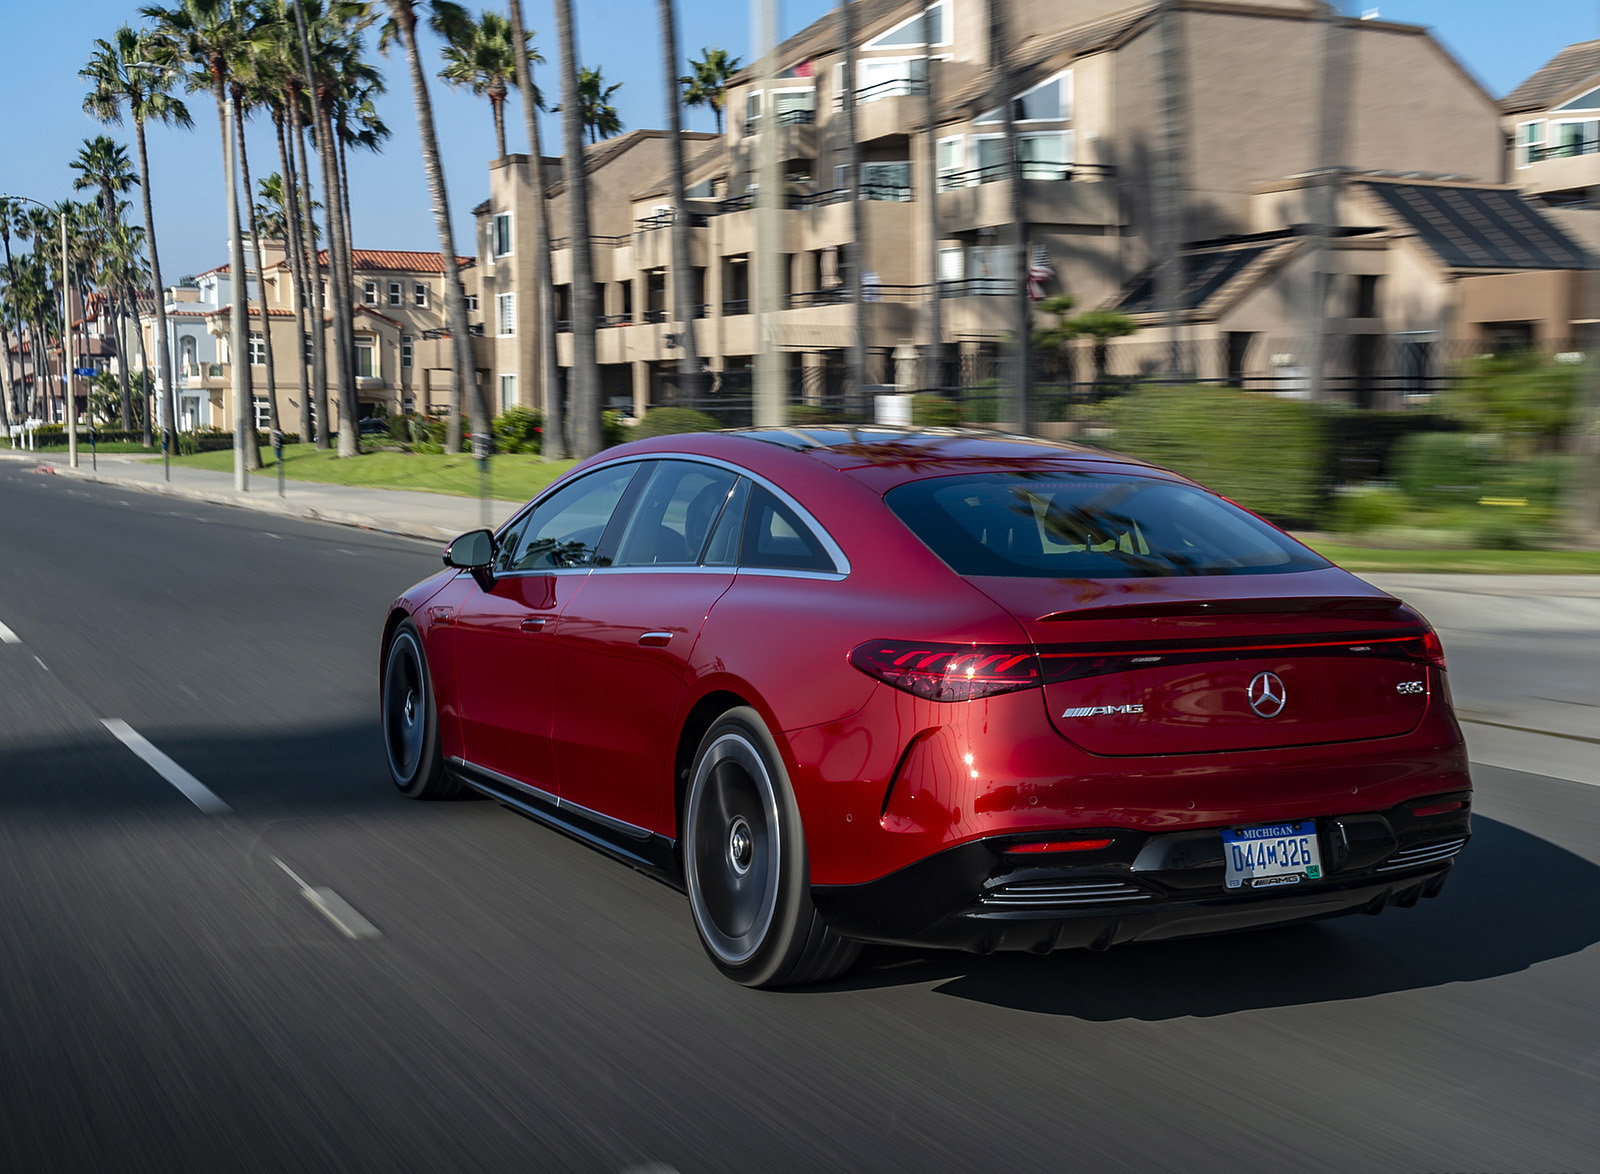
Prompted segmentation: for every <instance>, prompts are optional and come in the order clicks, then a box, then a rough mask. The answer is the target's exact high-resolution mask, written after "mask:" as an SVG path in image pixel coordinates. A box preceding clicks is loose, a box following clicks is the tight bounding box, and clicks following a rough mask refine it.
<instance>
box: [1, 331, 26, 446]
mask: <svg viewBox="0 0 1600 1174" xmlns="http://www.w3.org/2000/svg"><path fill="white" fill-rule="evenodd" d="M20 345H21V344H20V342H19V344H18V346H19V347H20ZM11 405H12V400H11V331H10V329H8V328H7V326H6V323H5V319H4V318H0V428H5V429H9V428H10V427H11Z"/></svg>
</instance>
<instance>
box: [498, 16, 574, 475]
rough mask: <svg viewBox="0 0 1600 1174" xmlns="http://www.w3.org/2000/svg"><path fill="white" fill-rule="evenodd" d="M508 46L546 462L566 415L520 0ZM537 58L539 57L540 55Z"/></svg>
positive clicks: (554, 456) (554, 454) (561, 441)
mask: <svg viewBox="0 0 1600 1174" xmlns="http://www.w3.org/2000/svg"><path fill="white" fill-rule="evenodd" d="M510 5H511V46H512V48H513V49H514V50H515V52H516V56H517V87H518V88H519V89H520V90H521V91H522V113H523V117H524V119H525V120H526V121H527V124H528V155H529V163H528V179H529V183H530V186H531V187H532V188H533V191H532V193H531V195H532V197H533V275H534V285H535V286H536V287H537V289H536V290H535V294H536V296H537V297H538V299H539V393H540V395H541V396H542V401H541V402H542V404H543V407H544V441H543V443H542V444H540V446H539V449H540V451H541V452H542V453H543V454H544V456H545V457H546V458H547V459H549V460H561V459H562V458H564V457H565V456H566V455H567V438H566V427H567V423H566V419H565V412H564V411H563V405H562V402H561V369H560V365H559V363H558V362H557V359H556V302H555V277H554V274H553V273H552V272H551V262H550V210H549V208H548V207H547V206H546V205H545V187H546V185H545V177H544V148H543V146H542V144H541V143H540V140H539V115H538V110H537V108H538V107H539V106H540V105H542V100H541V98H540V96H539V90H538V87H537V86H535V85H534V84H533V66H532V64H531V61H532V59H533V57H535V56H537V55H536V54H535V53H533V52H532V51H531V48H530V46H531V44H532V33H531V32H529V31H525V30H524V28H523V25H522V2H521V0H510ZM540 60H541V61H542V60H543V58H540Z"/></svg>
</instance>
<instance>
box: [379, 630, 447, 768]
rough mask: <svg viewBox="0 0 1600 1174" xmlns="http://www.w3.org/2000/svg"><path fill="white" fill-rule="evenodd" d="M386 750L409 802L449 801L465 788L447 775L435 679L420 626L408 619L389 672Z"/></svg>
mask: <svg viewBox="0 0 1600 1174" xmlns="http://www.w3.org/2000/svg"><path fill="white" fill-rule="evenodd" d="M382 697H383V701H382V715H383V749H384V756H385V758H386V759H387V760H388V763H389V777H390V778H391V779H392V780H393V781H394V785H395V786H396V787H398V788H399V789H400V793H401V794H402V795H404V796H406V797H407V798H408V799H449V798H451V797H452V796H454V795H456V794H458V793H459V792H460V789H461V787H460V784H459V783H457V782H456V781H455V780H454V779H453V778H451V777H450V776H449V775H447V774H446V773H445V770H444V758H443V756H442V755H441V754H440V753H439V715H438V712H437V710H436V709H435V706H434V698H433V679H432V677H430V676H429V674H428V658H427V655H426V654H425V653H424V652H423V651H422V637H421V635H420V634H419V633H418V632H417V626H416V625H415V624H413V623H412V622H411V621H410V620H404V621H402V622H401V624H400V626H399V627H398V628H396V629H395V633H394V637H393V638H392V639H391V640H390V641H389V656H388V658H387V659H386V660H385V662H384V668H383V694H382Z"/></svg>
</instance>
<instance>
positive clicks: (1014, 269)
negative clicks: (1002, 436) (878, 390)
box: [989, 0, 1033, 436]
mask: <svg viewBox="0 0 1600 1174" xmlns="http://www.w3.org/2000/svg"><path fill="white" fill-rule="evenodd" d="M989 77H990V83H991V86H992V88H993V91H994V99H995V102H996V104H997V105H998V106H999V107H1000V127H1001V131H1002V132H1003V140H1002V141H1003V142H1004V143H1005V163H1006V190H1007V192H1008V193H1009V195H1010V197H1011V201H1010V202H1011V222H1012V224H1013V225H1014V228H1013V232H1014V233H1015V237H1014V239H1015V242H1016V251H1015V253H1014V254H1013V255H1012V257H1011V291H1010V293H1011V333H1012V334H1013V335H1014V338H1013V339H1012V360H1011V362H1012V368H1013V371H1012V379H1011V396H1012V400H1011V407H1010V412H1009V413H1008V414H1009V416H1010V423H1011V426H1012V427H1013V428H1015V429H1016V430H1017V431H1018V432H1019V433H1021V434H1022V435H1024V436H1026V435H1028V434H1029V433H1030V432H1031V431H1032V430H1033V361H1032V360H1033V339H1032V338H1031V335H1032V333H1033V331H1032V326H1033V306H1032V302H1031V300H1030V299H1029V297H1028V269H1029V267H1030V265H1031V263H1032V259H1031V258H1030V257H1029V256H1028V209H1027V193H1026V191H1025V190H1024V189H1023V186H1022V159H1021V157H1020V155H1019V153H1018V147H1017V124H1016V119H1015V117H1014V116H1013V113H1012V109H1011V102H1012V97H1013V95H1012V93H1011V70H1010V68H1009V66H1008V65H1007V63H1006V26H1005V15H1004V7H1003V3H1002V0H989Z"/></svg>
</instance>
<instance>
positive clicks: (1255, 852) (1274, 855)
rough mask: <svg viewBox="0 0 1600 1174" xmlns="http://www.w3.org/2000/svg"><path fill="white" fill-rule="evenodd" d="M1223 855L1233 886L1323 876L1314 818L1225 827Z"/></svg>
mask: <svg viewBox="0 0 1600 1174" xmlns="http://www.w3.org/2000/svg"><path fill="white" fill-rule="evenodd" d="M1222 855H1223V860H1224V863H1225V865H1226V869H1227V878H1226V879H1227V886H1228V888H1230V889H1237V888H1241V887H1242V888H1249V889H1266V888H1272V887H1274V886H1277V885H1295V884H1299V883H1300V882H1301V881H1302V880H1321V879H1322V853H1321V850H1320V849H1319V847H1318V845H1317V822H1316V820H1314V819H1308V820H1304V821H1302V822H1300V823H1267V824H1261V825H1259V826H1257V827H1246V828H1224V829H1223V832H1222Z"/></svg>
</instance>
